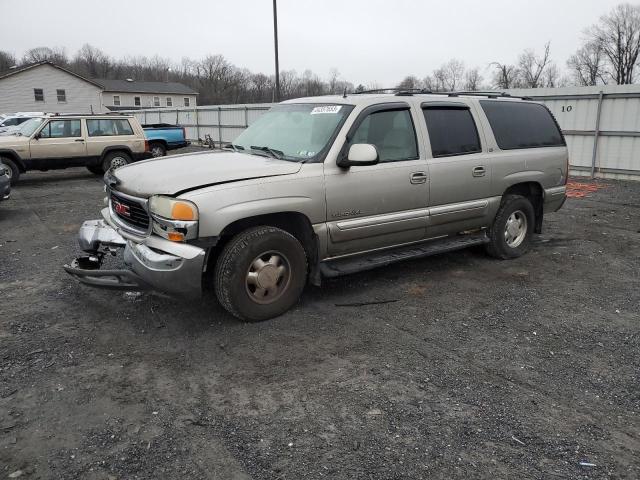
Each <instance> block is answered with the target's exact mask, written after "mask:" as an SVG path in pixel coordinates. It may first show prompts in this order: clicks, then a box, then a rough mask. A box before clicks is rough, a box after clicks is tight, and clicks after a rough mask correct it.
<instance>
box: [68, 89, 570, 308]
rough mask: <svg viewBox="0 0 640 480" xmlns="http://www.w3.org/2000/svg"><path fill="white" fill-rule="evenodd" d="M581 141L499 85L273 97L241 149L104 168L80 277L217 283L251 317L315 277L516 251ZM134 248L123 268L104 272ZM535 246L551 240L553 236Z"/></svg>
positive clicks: (526, 243)
mask: <svg viewBox="0 0 640 480" xmlns="http://www.w3.org/2000/svg"><path fill="white" fill-rule="evenodd" d="M567 175H568V152H567V147H566V144H565V140H564V137H563V135H562V132H561V130H560V128H559V127H558V125H557V123H556V122H555V120H554V118H553V116H552V115H551V113H550V112H549V110H547V108H546V107H545V106H544V105H540V104H538V103H534V102H531V101H527V100H526V99H518V98H513V97H509V96H507V95H504V94H499V93H493V92H491V93H477V92H474V93H468V92H459V93H442V94H431V93H422V92H411V91H399V92H397V93H396V94H385V93H375V94H362V95H344V96H327V97H314V98H301V99H296V100H290V101H287V102H284V103H282V104H279V105H277V106H275V107H273V108H272V109H271V110H270V111H269V112H267V113H265V114H264V115H263V116H261V117H260V118H259V119H258V120H257V121H256V122H254V123H253V124H252V125H251V126H249V128H248V129H246V130H245V131H244V132H243V133H241V134H240V136H238V138H236V140H235V141H234V142H233V144H232V145H230V146H229V151H227V152H217V153H201V154H188V155H175V156H172V157H169V158H166V159H162V160H150V161H146V162H141V163H138V164H135V165H129V166H127V167H124V168H120V169H118V170H116V171H113V172H108V173H107V174H106V175H105V181H106V183H107V202H106V203H107V205H108V206H107V207H106V208H105V209H104V210H103V211H102V218H101V219H99V220H93V221H88V222H85V223H84V224H83V226H82V228H81V230H80V235H79V241H80V246H81V248H82V249H83V250H84V251H86V252H88V253H89V255H88V256H84V257H80V258H78V259H76V260H75V261H74V262H73V263H72V264H71V265H68V266H66V270H67V272H68V273H70V274H71V275H73V276H74V277H76V278H78V279H79V280H80V281H82V282H84V283H86V284H89V285H92V286H98V287H105V288H119V289H124V290H140V289H152V290H159V291H162V292H166V293H171V294H174V295H179V296H183V297H189V296H199V295H200V294H201V293H203V292H207V291H215V294H216V296H217V297H218V300H219V301H220V303H221V304H222V305H223V306H224V307H225V308H226V309H227V310H228V311H229V312H231V313H232V314H233V315H235V316H237V317H239V318H242V319H245V320H263V319H266V318H271V317H274V316H276V315H279V314H281V313H283V312H284V311H286V310H287V309H288V308H290V307H291V306H293V305H294V304H295V303H296V302H297V301H298V297H299V296H300V294H301V293H302V291H303V289H304V287H305V284H306V283H307V282H309V283H312V284H315V285H319V284H320V282H321V280H322V278H326V277H334V276H337V275H344V274H348V273H352V272H358V271H363V270H367V269H370V268H374V267H381V266H384V265H387V264H389V263H392V262H397V261H400V260H414V259H416V258H420V257H425V256H428V255H433V254H436V253H442V252H449V251H452V250H456V249H460V248H465V247H469V246H471V245H485V246H486V249H487V252H488V253H489V254H490V255H491V256H494V257H497V258H500V259H511V258H517V257H519V256H521V255H523V254H524V253H525V252H526V251H527V249H528V248H529V247H530V245H531V238H532V235H533V234H534V233H540V232H541V231H542V224H543V217H544V216H545V215H547V214H548V213H551V212H555V211H556V210H558V209H559V208H560V207H561V206H562V204H563V203H564V201H565V196H566V182H567ZM118 247H122V248H123V249H124V255H123V260H124V266H125V267H126V268H123V269H118V270H104V269H101V266H102V258H103V256H104V255H105V254H108V253H113V252H114V249H117V248H118ZM537 248H543V247H542V246H539V247H537Z"/></svg>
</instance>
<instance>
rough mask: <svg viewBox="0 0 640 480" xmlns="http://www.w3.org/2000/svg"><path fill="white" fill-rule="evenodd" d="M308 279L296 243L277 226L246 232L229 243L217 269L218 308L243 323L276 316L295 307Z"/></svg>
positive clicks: (291, 236) (305, 265)
mask: <svg viewBox="0 0 640 480" xmlns="http://www.w3.org/2000/svg"><path fill="white" fill-rule="evenodd" d="M306 279H307V257H306V254H305V251H304V248H302V245H301V244H300V242H299V241H298V240H297V239H296V238H295V237H294V236H293V235H291V234H289V233H287V232H285V231H284V230H281V229H279V228H275V227H269V226H261V227H255V228H250V229H248V230H245V231H244V232H242V233H240V234H238V235H237V236H236V237H234V238H233V239H231V241H230V242H229V243H228V244H227V246H226V247H225V248H224V249H223V251H222V253H221V254H220V257H219V258H218V261H217V263H216V267H215V279H214V281H215V291H216V296H217V297H218V301H219V302H220V304H221V305H222V306H223V307H224V308H225V309H226V310H227V311H228V312H229V313H231V314H232V315H233V316H235V317H237V318H239V319H241V320H246V321H254V322H255V321H261V320H267V319H269V318H273V317H277V316H278V315H281V314H283V313H284V312H286V311H287V310H289V309H290V308H291V307H292V306H294V305H295V304H296V303H297V302H298V299H299V298H300V295H301V294H302V290H303V289H304V285H305V283H306Z"/></svg>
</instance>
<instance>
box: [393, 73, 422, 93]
mask: <svg viewBox="0 0 640 480" xmlns="http://www.w3.org/2000/svg"><path fill="white" fill-rule="evenodd" d="M420 87H421V85H420V80H418V77H416V76H414V75H408V76H406V77H404V78H403V79H402V81H401V82H400V83H399V84H398V88H403V89H406V90H411V89H414V88H420Z"/></svg>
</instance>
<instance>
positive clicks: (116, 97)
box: [113, 95, 120, 107]
mask: <svg viewBox="0 0 640 480" xmlns="http://www.w3.org/2000/svg"><path fill="white" fill-rule="evenodd" d="M113 106H114V107H119V106H120V95H114V96H113Z"/></svg>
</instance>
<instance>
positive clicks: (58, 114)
mask: <svg viewBox="0 0 640 480" xmlns="http://www.w3.org/2000/svg"><path fill="white" fill-rule="evenodd" d="M47 115H51V116H52V117H78V116H82V117H104V116H105V115H129V116H130V115H133V114H132V113H122V112H104V113H78V112H53V113H47Z"/></svg>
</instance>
